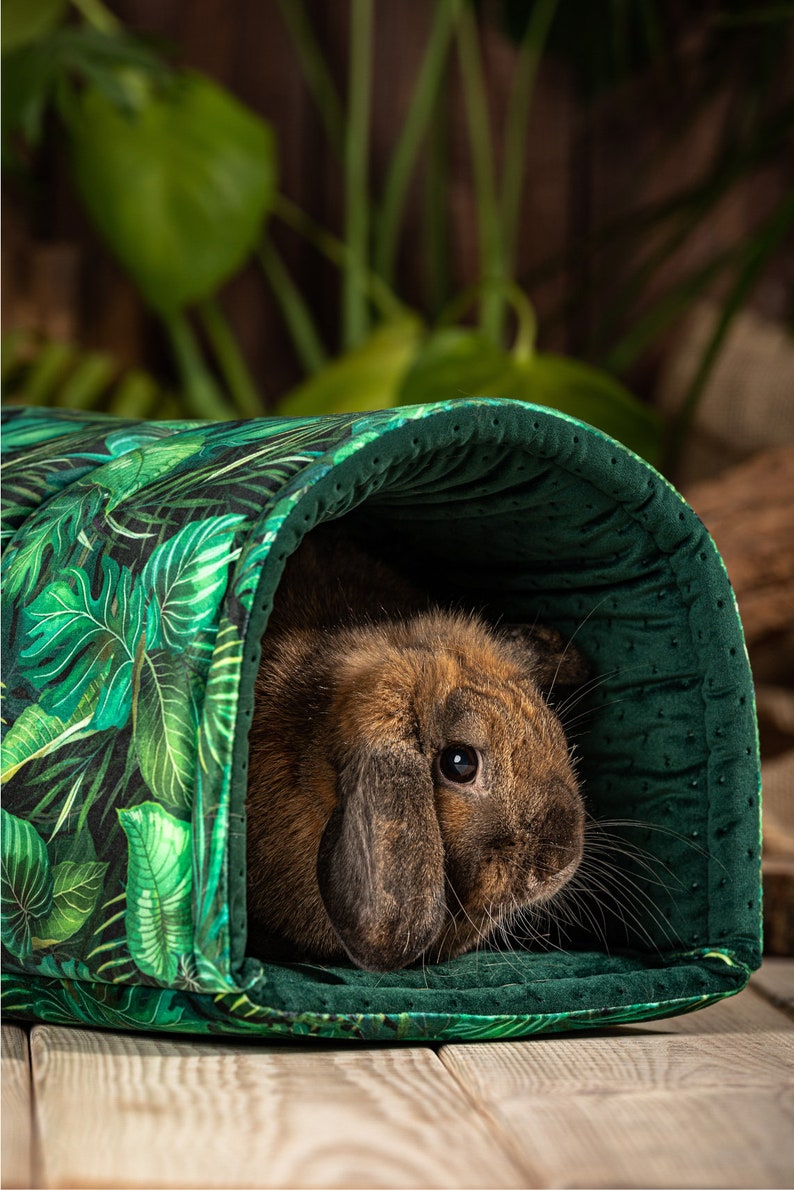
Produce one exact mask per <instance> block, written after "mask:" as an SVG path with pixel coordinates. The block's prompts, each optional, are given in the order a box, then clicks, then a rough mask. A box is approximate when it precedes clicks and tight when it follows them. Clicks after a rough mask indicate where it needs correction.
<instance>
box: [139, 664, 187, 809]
mask: <svg viewBox="0 0 794 1190" xmlns="http://www.w3.org/2000/svg"><path fill="white" fill-rule="evenodd" d="M197 728H198V713H197V710H196V704H195V698H194V692H193V689H192V686H191V682H190V678H189V675H188V671H187V667H186V666H185V663H184V660H183V659H182V658H181V657H179V656H177V655H176V654H174V653H171V652H169V651H168V650H166V649H154V650H152V651H151V652H149V651H147V652H146V653H144V656H143V661H142V664H141V672H140V691H139V694H138V705H137V713H136V716H135V752H136V755H137V757H138V764H139V765H140V769H141V775H142V777H143V779H144V781H145V782H146V784H147V785H148V787H149V789H150V790H151V791H152V793H153V794H154V796H155V797H156V798H157V800H158V801H159V802H165V803H166V804H167V805H170V806H175V807H177V808H181V809H185V810H187V809H189V808H190V805H191V802H192V800H193V780H194V769H195V763H196V731H197Z"/></svg>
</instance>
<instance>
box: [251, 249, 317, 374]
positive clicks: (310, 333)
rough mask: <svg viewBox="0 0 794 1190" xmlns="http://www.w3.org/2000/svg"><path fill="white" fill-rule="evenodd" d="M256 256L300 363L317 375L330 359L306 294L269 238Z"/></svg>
mask: <svg viewBox="0 0 794 1190" xmlns="http://www.w3.org/2000/svg"><path fill="white" fill-rule="evenodd" d="M257 257H258V259H259V263H260V264H261V265H262V268H263V270H264V273H265V276H266V277H267V279H268V281H269V282H270V287H271V289H272V290H273V293H274V294H275V297H276V300H277V301H278V304H279V306H280V307H281V313H282V315H283V318H284V321H285V322H286V324H287V328H288V330H289V332H290V336H291V338H292V342H293V345H294V347H295V351H296V352H297V355H298V358H299V359H300V362H301V364H302V365H303V367H304V369H305V370H306V371H307V372H316V371H317V370H318V369H319V368H321V367H322V366H323V364H324V363H325V362H326V360H327V358H328V357H327V355H326V351H325V348H324V347H323V344H322V340H321V338H320V335H319V332H318V330H317V325H316V323H315V321H314V318H313V317H312V314H311V311H310V309H309V307H308V305H307V304H306V302H305V301H304V298H303V294H302V293H301V291H300V290H299V289H298V286H297V285H296V284H295V282H294V281H293V280H292V277H291V276H290V275H289V273H288V272H287V269H286V266H285V264H284V261H283V260H282V259H281V257H280V256H279V254H278V252H277V251H276V249H275V246H274V245H273V242H272V240H270V239H269V237H268V236H267V235H265V236H264V237H263V239H262V243H261V244H260V245H259V251H258V253H257Z"/></svg>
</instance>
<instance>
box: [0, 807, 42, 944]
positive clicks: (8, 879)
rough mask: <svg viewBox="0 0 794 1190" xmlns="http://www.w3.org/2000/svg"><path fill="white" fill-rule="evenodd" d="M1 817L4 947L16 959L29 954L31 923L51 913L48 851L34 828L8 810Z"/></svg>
mask: <svg viewBox="0 0 794 1190" xmlns="http://www.w3.org/2000/svg"><path fill="white" fill-rule="evenodd" d="M0 817H2V843H1V846H2V875H0V904H1V905H2V936H3V943H4V944H5V945H6V946H7V947H8V949H9V950H10V951H11V953H12V954H13V955H15V956H16V958H19V959H23V958H25V957H26V956H27V955H29V953H30V947H31V932H32V927H33V925H34V923H35V922H36V921H37V920H38V919H39V918H42V917H45V916H46V915H47V914H48V913H49V912H50V910H51V909H52V903H53V883H54V882H53V876H52V870H51V868H50V861H49V859H48V858H47V848H46V847H45V846H44V840H43V839H42V838H41V836H40V835H39V833H38V831H37V830H36V829H35V827H33V826H31V824H30V823H29V822H25V821H24V820H23V819H21V818H17V817H16V816H15V815H14V814H9V813H8V811H7V810H0Z"/></svg>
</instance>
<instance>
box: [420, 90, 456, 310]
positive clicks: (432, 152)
mask: <svg viewBox="0 0 794 1190" xmlns="http://www.w3.org/2000/svg"><path fill="white" fill-rule="evenodd" d="M448 98H449V97H448V95H447V93H446V91H442V92H441V94H440V95H439V102H438V103H437V104H436V106H435V109H434V111H433V114H432V122H431V126H430V138H429V140H430V143H429V145H428V154H427V169H426V171H425V193H424V218H423V221H422V231H423V239H424V261H425V266H426V274H427V275H426V279H425V286H426V292H427V305H428V309H429V312H430V316H431V318H436V317H437V316H438V314H439V312H440V311H441V310H442V309H443V306H444V303H445V302H446V301H447V300H448V299H449V294H450V290H451V288H452V286H451V282H450V267H449V265H450V253H449V155H448V145H447V118H448V114H449V112H448V106H447V104H448Z"/></svg>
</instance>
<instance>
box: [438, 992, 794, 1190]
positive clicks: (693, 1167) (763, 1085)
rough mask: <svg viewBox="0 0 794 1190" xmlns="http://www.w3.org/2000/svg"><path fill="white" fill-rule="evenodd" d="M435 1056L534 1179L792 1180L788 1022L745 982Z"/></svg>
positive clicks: (600, 1182) (583, 1182) (793, 1061)
mask: <svg viewBox="0 0 794 1190" xmlns="http://www.w3.org/2000/svg"><path fill="white" fill-rule="evenodd" d="M441 1058H442V1061H443V1062H444V1063H445V1064H446V1065H447V1067H448V1068H449V1069H450V1070H451V1071H453V1072H454V1073H455V1074H456V1075H457V1077H458V1078H459V1079H460V1080H461V1084H462V1085H463V1086H464V1087H465V1088H466V1089H467V1090H468V1092H469V1094H470V1095H471V1096H472V1098H473V1100H474V1101H475V1102H478V1103H481V1104H482V1105H483V1106H484V1107H485V1108H486V1110H487V1111H488V1112H489V1113H490V1114H491V1115H492V1116H493V1117H494V1119H495V1120H496V1121H498V1123H499V1125H500V1126H501V1127H502V1128H504V1129H506V1130H508V1131H509V1132H510V1133H511V1135H512V1139H513V1143H514V1145H515V1146H516V1147H517V1149H518V1150H519V1153H520V1155H521V1156H520V1157H519V1160H521V1159H523V1160H524V1161H526V1167H527V1169H531V1170H532V1171H533V1172H534V1175H535V1177H537V1178H539V1180H540V1182H541V1184H543V1185H546V1186H573V1187H577V1186H589V1187H601V1186H604V1187H606V1186H635V1187H639V1186H670V1187H679V1186H680V1187H687V1186H699V1187H700V1186H702V1187H710V1186H715V1187H745V1186H784V1187H785V1186H792V1185H794V1025H793V1024H792V1022H791V1021H790V1020H789V1019H788V1018H787V1017H786V1016H785V1015H784V1014H783V1013H782V1012H779V1011H778V1010H777V1009H775V1008H774V1007H772V1006H771V1005H770V1004H769V1003H767V1002H766V1001H765V1000H764V999H763V998H762V997H761V996H760V995H758V994H756V993H755V992H753V991H752V990H748V991H746V992H744V993H742V994H741V995H740V996H739V997H737V998H735V999H731V1000H727V1001H724V1002H722V1003H720V1004H718V1005H715V1006H714V1007H711V1008H709V1009H707V1010H705V1011H703V1012H699V1013H694V1014H691V1015H688V1016H682V1017H677V1018H674V1019H671V1020H663V1021H655V1022H650V1023H648V1024H647V1025H637V1026H626V1027H623V1028H621V1029H618V1030H614V1031H610V1032H609V1033H608V1034H607V1033H605V1034H603V1035H597V1036H586V1035H580V1036H576V1037H573V1036H571V1037H561V1038H554V1039H544V1038H538V1039H537V1040H535V1041H531V1042H515V1043H511V1042H500V1043H495V1044H494V1043H489V1044H485V1045H478V1046H464V1045H449V1046H444V1047H443V1048H442V1050H441Z"/></svg>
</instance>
